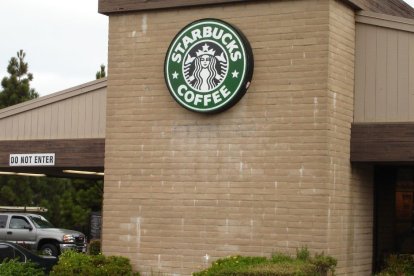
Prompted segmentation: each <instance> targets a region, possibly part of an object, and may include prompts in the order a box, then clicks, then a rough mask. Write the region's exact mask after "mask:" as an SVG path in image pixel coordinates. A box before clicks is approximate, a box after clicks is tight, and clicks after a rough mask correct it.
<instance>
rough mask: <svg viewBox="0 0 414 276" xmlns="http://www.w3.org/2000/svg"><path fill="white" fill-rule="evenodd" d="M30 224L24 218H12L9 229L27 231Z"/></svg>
mask: <svg viewBox="0 0 414 276" xmlns="http://www.w3.org/2000/svg"><path fill="white" fill-rule="evenodd" d="M28 227H30V223H29V222H28V221H27V220H26V219H25V218H24V217H17V216H13V217H12V218H11V220H10V227H9V228H10V229H25V228H26V229H27V228H28Z"/></svg>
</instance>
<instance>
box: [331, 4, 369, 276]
mask: <svg viewBox="0 0 414 276" xmlns="http://www.w3.org/2000/svg"><path fill="white" fill-rule="evenodd" d="M329 14H330V17H329V21H330V25H329V26H330V28H329V65H328V66H329V73H328V114H329V116H328V122H329V126H328V128H329V131H328V154H329V156H330V162H329V163H330V164H329V176H330V177H329V181H328V187H329V190H330V193H329V207H328V208H329V209H328V211H329V213H328V223H329V224H328V245H327V252H328V253H330V254H332V255H334V256H336V257H337V258H338V261H339V265H338V269H337V272H338V273H340V274H346V275H370V272H371V269H372V252H373V244H372V235H373V234H372V227H373V195H374V192H373V184H372V182H373V179H372V178H373V169H372V167H370V166H356V165H354V166H351V164H350V161H349V160H350V140H349V139H350V138H349V137H350V135H351V133H350V132H351V130H350V128H351V123H352V121H353V108H354V56H355V19H354V12H353V11H352V10H350V9H349V8H348V7H347V6H345V5H344V4H342V3H341V2H339V1H330V12H329Z"/></svg>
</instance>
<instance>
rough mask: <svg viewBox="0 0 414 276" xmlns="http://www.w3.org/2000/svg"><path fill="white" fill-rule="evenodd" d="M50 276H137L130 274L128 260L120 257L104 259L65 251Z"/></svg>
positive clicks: (102, 256) (103, 257)
mask: <svg viewBox="0 0 414 276" xmlns="http://www.w3.org/2000/svg"><path fill="white" fill-rule="evenodd" d="M50 275H52V276H53V275H56V276H75V275H76V276H77V275H80V276H128V275H139V274H138V273H133V272H132V266H131V264H130V262H129V259H127V258H125V257H120V256H110V257H106V256H104V255H102V254H99V255H86V254H82V253H78V252H74V251H66V252H64V253H63V254H62V255H60V257H59V262H58V264H57V265H55V266H54V267H53V269H52V271H51V273H50Z"/></svg>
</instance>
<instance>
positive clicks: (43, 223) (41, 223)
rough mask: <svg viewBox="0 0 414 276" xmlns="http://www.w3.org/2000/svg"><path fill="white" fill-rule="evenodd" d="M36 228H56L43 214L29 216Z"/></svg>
mask: <svg viewBox="0 0 414 276" xmlns="http://www.w3.org/2000/svg"><path fill="white" fill-rule="evenodd" d="M29 218H30V220H31V221H32V222H33V224H34V225H35V226H36V228H55V227H54V226H53V224H51V223H50V222H49V221H48V220H47V219H45V218H44V217H42V216H40V215H39V216H29Z"/></svg>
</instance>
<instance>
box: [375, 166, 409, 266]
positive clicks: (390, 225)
mask: <svg viewBox="0 0 414 276" xmlns="http://www.w3.org/2000/svg"><path fill="white" fill-rule="evenodd" d="M374 181H375V209H374V216H375V221H374V226H375V230H374V258H375V262H374V266H375V267H374V270H375V271H378V270H379V269H380V268H381V266H382V265H383V262H384V258H386V257H387V256H388V255H389V254H414V167H412V166H398V167H397V166H378V167H376V168H375V180H374Z"/></svg>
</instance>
